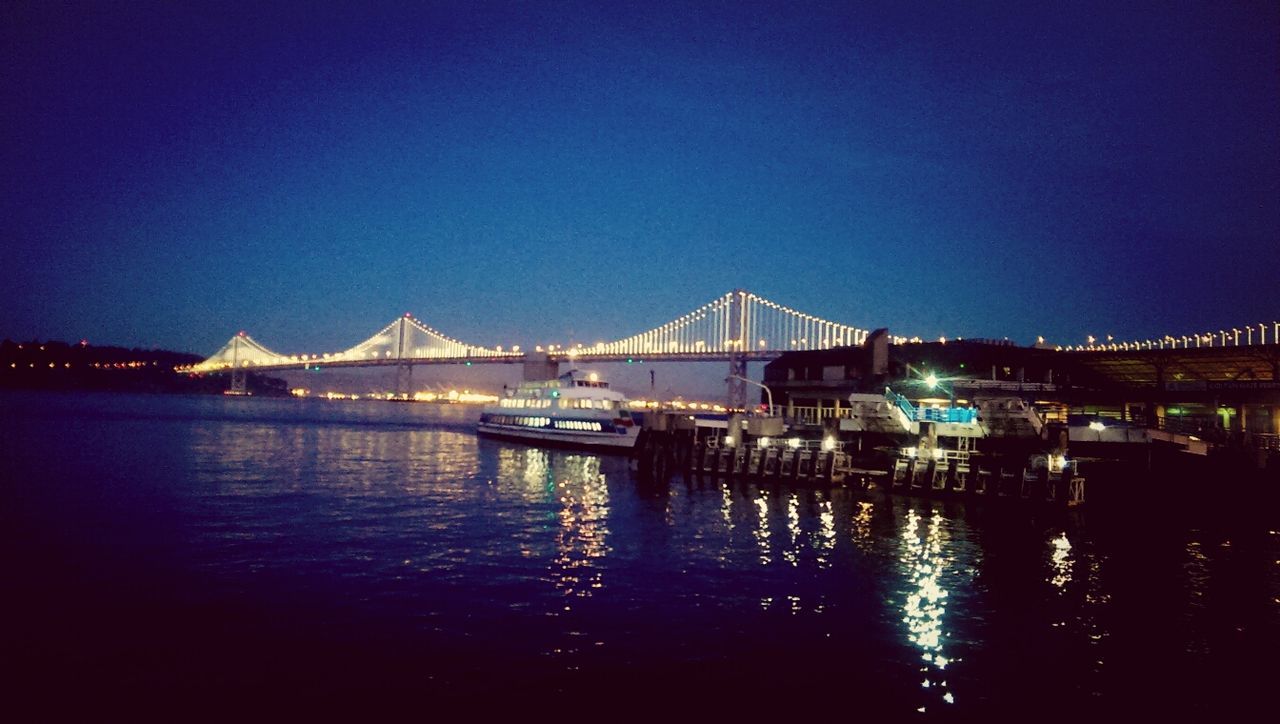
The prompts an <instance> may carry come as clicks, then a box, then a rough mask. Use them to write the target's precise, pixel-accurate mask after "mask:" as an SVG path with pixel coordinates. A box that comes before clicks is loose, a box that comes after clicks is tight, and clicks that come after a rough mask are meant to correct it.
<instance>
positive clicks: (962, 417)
mask: <svg viewBox="0 0 1280 724" xmlns="http://www.w3.org/2000/svg"><path fill="white" fill-rule="evenodd" d="M915 419H916V421H918V422H950V423H957V424H961V425H967V424H969V423H971V422H973V421H974V420H976V419H978V411H977V410H975V409H973V408H971V407H920V408H917V409H916V418H915Z"/></svg>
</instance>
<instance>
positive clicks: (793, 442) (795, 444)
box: [787, 437, 800, 449]
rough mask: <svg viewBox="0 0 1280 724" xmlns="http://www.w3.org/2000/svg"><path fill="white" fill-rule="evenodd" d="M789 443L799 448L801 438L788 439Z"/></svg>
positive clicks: (793, 447) (792, 446)
mask: <svg viewBox="0 0 1280 724" xmlns="http://www.w3.org/2000/svg"><path fill="white" fill-rule="evenodd" d="M787 444H788V445H790V446H791V448H792V449H795V448H798V447H800V438H798V437H793V438H791V439H790V440H788V441H787Z"/></svg>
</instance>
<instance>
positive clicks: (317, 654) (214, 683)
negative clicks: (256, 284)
mask: <svg viewBox="0 0 1280 724" xmlns="http://www.w3.org/2000/svg"><path fill="white" fill-rule="evenodd" d="M476 417H477V411H476V410H475V409H474V408H463V407H453V406H434V405H395V404H387V403H373V402H370V403H349V402H348V403H335V402H326V401H300V400H264V399H224V398H207V397H162V396H127V395H59V394H34V393H4V394H3V395H0V452H2V453H3V467H0V486H2V487H0V550H2V551H3V552H2V554H0V565H3V571H4V585H3V587H2V588H0V596H2V597H3V601H4V604H3V610H4V611H5V613H6V614H7V615H6V621H7V624H6V625H5V627H4V634H3V635H4V640H3V641H0V644H3V648H4V651H5V659H6V660H7V662H8V664H7V665H8V668H9V669H10V671H11V673H10V674H9V675H8V677H7V678H6V682H7V683H8V684H9V685H10V686H11V687H12V688H11V689H10V690H11V691H12V692H15V693H17V694H18V695H19V697H20V698H19V700H18V701H24V700H25V701H24V703H25V704H28V705H36V706H39V707H40V709H39V711H40V712H41V713H43V714H44V715H46V716H44V717H43V718H50V716H52V715H56V714H57V713H66V712H67V711H69V709H68V707H88V708H90V709H91V710H92V711H93V712H95V713H96V714H97V715H98V716H99V717H105V718H108V719H109V718H114V717H119V718H132V717H133V715H135V714H137V713H138V712H139V711H147V710H150V711H151V712H152V713H155V712H175V711H177V712H182V714H181V716H180V717H179V718H180V719H192V718H200V717H201V716H204V715H208V716H210V717H212V718H216V716H215V715H214V714H212V713H210V712H215V711H216V712H221V715H223V716H225V715H226V714H228V713H231V714H234V715H236V716H244V715H245V713H246V712H257V713H261V712H262V711H265V710H264V709H260V708H257V707H260V706H272V707H279V708H282V709H283V710H284V711H287V712H294V713H296V712H298V711H302V710H305V709H307V708H308V707H314V708H316V709H317V710H319V711H328V709H325V707H329V706H335V707H337V706H349V707H355V708H357V709H362V708H364V707H367V706H372V705H375V704H376V705H397V706H399V705H413V706H415V707H418V706H421V707H424V711H432V710H434V709H433V707H438V706H440V705H442V704H444V703H449V704H466V705H469V706H480V707H482V708H492V707H495V706H498V707H508V706H511V707H515V706H519V707H538V708H541V707H547V706H551V707H560V706H563V705H565V704H566V703H567V702H572V703H573V704H574V706H575V707H577V706H580V705H584V704H591V705H592V706H593V707H594V708H589V709H581V710H579V709H577V708H575V709H573V710H571V711H572V712H573V713H574V715H577V714H579V713H592V712H595V713H606V712H613V713H617V712H618V711H620V710H621V711H630V710H634V709H635V708H636V707H641V708H644V707H650V708H654V709H657V710H663V711H668V710H669V709H668V708H669V707H672V706H675V705H676V704H679V705H680V706H686V705H694V706H700V707H706V708H709V709H715V710H720V711H722V712H742V713H752V712H759V711H761V710H762V709H763V708H766V707H774V708H784V709H786V710H788V711H790V712H791V713H793V714H794V713H801V712H819V711H826V712H845V713H849V714H858V713H862V714H866V713H873V712H874V713H879V714H887V715H889V716H892V717H894V718H907V717H923V718H935V717H944V718H976V717H979V716H985V715H989V714H1023V715H1035V716H1041V717H1043V716H1046V715H1055V714H1063V713H1080V714H1088V713H1094V712H1099V711H1112V710H1134V711H1137V710H1147V711H1152V710H1154V711H1157V712H1172V713H1179V714H1183V715H1186V714H1189V713H1194V712H1197V711H1202V712H1203V713H1221V712H1222V711H1223V710H1224V709H1225V708H1239V709H1242V710H1243V709H1247V707H1248V706H1249V704H1250V703H1251V702H1252V701H1255V700H1256V701H1261V700H1262V697H1263V696H1264V695H1265V694H1266V693H1268V691H1269V689H1267V688H1264V683H1265V680H1266V678H1267V676H1269V672H1273V671H1274V670H1275V664H1274V656H1275V652H1276V650H1277V649H1276V648H1275V644H1276V643H1277V637H1276V632H1277V621H1278V620H1280V616H1278V614H1280V533H1278V531H1280V522H1277V521H1276V516H1272V515H1270V511H1259V510H1256V509H1252V508H1250V506H1249V503H1248V501H1241V502H1240V504H1239V506H1238V510H1236V512H1235V513H1233V514H1232V515H1229V516H1227V517H1206V516H1202V515H1194V514H1185V513H1178V512H1176V511H1173V510H1171V509H1168V508H1164V507H1160V506H1155V505H1153V506H1151V507H1150V508H1143V509H1134V510H1126V511H1123V512H1118V511H1117V512H1110V513H1109V512H1108V511H1105V510H1096V509H1095V510H1085V511H1083V512H1080V513H1071V514H1068V513H1065V512H1061V511H1059V512H1043V511H1041V512H1031V511H1028V510H1027V509H1025V508H1023V507H1021V506H1018V505H999V504H995V503H989V504H985V505H983V504H969V505H962V504H958V503H945V504H944V503H940V502H936V501H927V500H921V499H911V498H901V497H897V498H886V497H884V496H882V495H880V494H877V493H870V494H863V493H854V492H851V491H847V490H834V491H821V490H813V489H805V488H793V487H789V486H786V485H762V486H756V485H746V484H742V483H734V484H723V483H715V482H709V481H706V482H697V481H694V482H685V481H684V480H675V481H672V482H671V483H670V484H669V485H660V486H642V485H639V484H638V483H637V481H636V480H635V478H634V476H633V474H632V473H631V472H630V470H629V468H628V465H627V463H626V461H625V460H624V459H621V458H616V457H607V456H596V455H589V454H573V453H566V452H546V451H542V450H539V449H536V448H530V447H523V446H518V445H513V444H507V443H500V442H492V441H488V440H480V439H477V438H476V437H475V436H474V435H473V434H472V432H471V430H472V426H473V425H474V422H475V419H476ZM1228 508H1229V509H1232V510H1235V508H1233V507H1232V506H1228ZM193 702H199V703H200V705H199V706H198V707H195V708H192V703H193ZM250 702H252V706H253V707H255V708H252V709H246V708H244V707H247V706H249V705H250V704H249V703H250ZM1268 706H1269V705H1268ZM173 707H181V708H177V709H175V708H173ZM211 707H212V708H211ZM531 710H532V709H531ZM672 711H673V710H672ZM126 714H127V715H126Z"/></svg>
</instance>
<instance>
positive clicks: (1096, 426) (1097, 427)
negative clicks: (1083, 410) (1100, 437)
mask: <svg viewBox="0 0 1280 724" xmlns="http://www.w3.org/2000/svg"><path fill="white" fill-rule="evenodd" d="M1089 429H1090V430H1096V431H1097V432H1102V431H1103V430H1105V429H1107V426H1106V425H1103V424H1102V423H1101V422H1099V421H1098V420H1094V421H1093V422H1091V423H1089Z"/></svg>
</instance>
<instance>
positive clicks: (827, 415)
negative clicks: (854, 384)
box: [781, 405, 853, 425]
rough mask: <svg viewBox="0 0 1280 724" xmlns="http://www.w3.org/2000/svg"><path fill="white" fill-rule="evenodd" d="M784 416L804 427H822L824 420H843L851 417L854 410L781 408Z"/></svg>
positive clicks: (844, 408) (845, 408)
mask: <svg viewBox="0 0 1280 724" xmlns="http://www.w3.org/2000/svg"><path fill="white" fill-rule="evenodd" d="M781 409H782V411H783V413H784V416H785V417H786V418H787V419H789V420H790V421H791V422H795V423H799V424H802V425H821V424H822V421H823V420H841V419H844V418H847V417H850V416H851V414H852V413H853V410H852V409H851V408H848V407H841V408H835V407H795V406H794V405H793V406H792V407H789V408H781Z"/></svg>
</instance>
